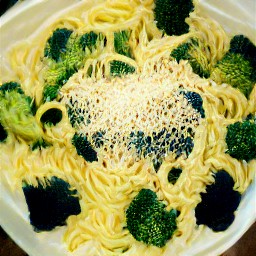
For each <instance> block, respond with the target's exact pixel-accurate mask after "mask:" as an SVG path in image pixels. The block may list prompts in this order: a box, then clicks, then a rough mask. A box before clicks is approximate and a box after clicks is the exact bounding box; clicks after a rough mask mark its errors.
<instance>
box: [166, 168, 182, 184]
mask: <svg viewBox="0 0 256 256" xmlns="http://www.w3.org/2000/svg"><path fill="white" fill-rule="evenodd" d="M181 173H182V169H181V168H172V169H171V170H170V171H169V172H168V177H167V179H168V182H170V183H171V184H175V183H176V181H177V180H178V178H179V177H180V175H181Z"/></svg>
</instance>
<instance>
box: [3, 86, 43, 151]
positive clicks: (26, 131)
mask: <svg viewBox="0 0 256 256" xmlns="http://www.w3.org/2000/svg"><path fill="white" fill-rule="evenodd" d="M34 111H35V107H34V102H33V100H32V99H31V97H29V96H26V95H25V94H24V92H23V90H22V88H21V86H20V84H18V83H16V82H7V83H4V84H2V86H1V87H0V123H1V125H2V126H3V128H4V130H5V131H8V132H10V133H13V134H14V135H15V136H18V137H20V138H22V139H23V140H25V141H27V142H32V143H34V144H33V146H32V149H35V148H37V147H40V148H41V147H45V146H46V144H47V143H46V142H45V141H44V140H43V138H42V136H43V131H42V128H41V126H40V125H39V124H38V123H37V121H36V118H35V116H34ZM34 145H37V146H36V147H34ZM47 145H48V144H47Z"/></svg>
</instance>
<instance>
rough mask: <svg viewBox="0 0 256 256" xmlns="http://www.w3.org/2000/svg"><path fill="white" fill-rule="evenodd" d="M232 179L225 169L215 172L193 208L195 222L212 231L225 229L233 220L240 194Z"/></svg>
mask: <svg viewBox="0 0 256 256" xmlns="http://www.w3.org/2000/svg"><path fill="white" fill-rule="evenodd" d="M233 187H234V180H233V179H232V177H231V176H230V175H229V174H228V173H227V172H226V171H223V170H222V171H218V172H217V173H216V174H215V182H214V183H212V184H210V185H208V186H206V193H201V199H202V201H201V202H200V203H199V204H198V205H197V207H196V209H195V216H196V219H197V224H198V225H200V224H203V225H207V226H208V227H209V228H211V229H212V230H213V231H216V232H219V231H224V230H226V229H227V228H228V227H229V226H230V225H231V224H232V222H233V221H234V218H235V216H234V211H235V210H236V209H237V207H238V205H239V203H240V200H241V194H240V193H239V192H237V191H235V190H233Z"/></svg>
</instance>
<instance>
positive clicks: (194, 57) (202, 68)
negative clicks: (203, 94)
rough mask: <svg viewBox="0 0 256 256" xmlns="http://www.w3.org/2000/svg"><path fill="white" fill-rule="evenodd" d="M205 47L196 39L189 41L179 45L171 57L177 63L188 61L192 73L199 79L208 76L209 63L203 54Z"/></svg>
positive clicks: (204, 53)
mask: <svg viewBox="0 0 256 256" xmlns="http://www.w3.org/2000/svg"><path fill="white" fill-rule="evenodd" d="M205 47H206V46H205V45H204V44H203V43H202V42H201V41H199V40H198V39H194V38H192V39H189V40H188V41H186V42H184V43H182V44H180V45H179V46H178V47H177V48H176V49H174V50H173V51H172V52H171V57H173V58H175V59H176V61H177V62H178V63H179V62H180V61H181V60H188V62H189V64H190V65H191V67H192V69H193V72H194V73H196V74H197V75H199V76H200V77H205V78H208V77H209V76H210V68H209V61H208V59H207V56H206V52H205Z"/></svg>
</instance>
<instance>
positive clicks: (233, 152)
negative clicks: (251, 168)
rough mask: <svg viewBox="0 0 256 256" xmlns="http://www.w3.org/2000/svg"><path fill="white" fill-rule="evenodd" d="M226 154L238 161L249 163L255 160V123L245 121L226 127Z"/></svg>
mask: <svg viewBox="0 0 256 256" xmlns="http://www.w3.org/2000/svg"><path fill="white" fill-rule="evenodd" d="M226 143H227V146H228V150H227V151H226V153H227V154H229V155H230V156H232V157H234V158H236V159H238V160H245V161H247V162H248V161H250V160H252V159H255V158H256V122H255V121H253V120H245V121H243V122H236V123H234V124H230V125H229V126H228V127H227V135H226Z"/></svg>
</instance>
